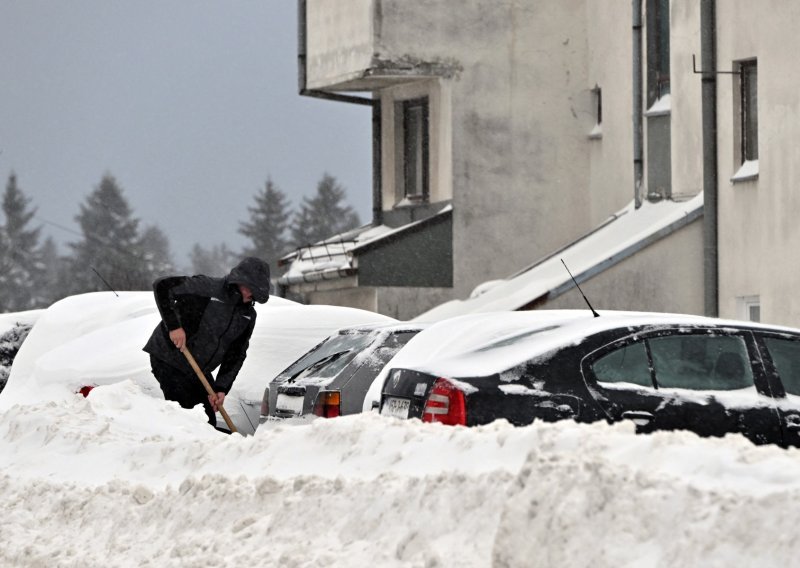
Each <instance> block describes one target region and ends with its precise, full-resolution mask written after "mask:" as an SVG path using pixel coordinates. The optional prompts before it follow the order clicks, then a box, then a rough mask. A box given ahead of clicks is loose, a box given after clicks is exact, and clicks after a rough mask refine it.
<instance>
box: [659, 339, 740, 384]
mask: <svg viewBox="0 0 800 568" xmlns="http://www.w3.org/2000/svg"><path fill="white" fill-rule="evenodd" d="M648 343H649V347H650V353H651V355H652V357H653V367H654V368H655V372H656V382H657V384H658V386H659V387H660V388H681V389H691V390H737V389H743V388H748V387H753V386H754V385H753V370H752V368H751V366H750V358H749V356H748V354H747V346H746V345H745V342H744V339H743V338H741V337H739V336H735V335H704V334H690V335H679V336H665V337H653V338H651V339H649V340H648Z"/></svg>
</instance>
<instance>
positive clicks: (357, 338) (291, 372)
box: [281, 332, 373, 380]
mask: <svg viewBox="0 0 800 568" xmlns="http://www.w3.org/2000/svg"><path fill="white" fill-rule="evenodd" d="M372 339H373V337H372V334H371V333H369V332H355V333H343V334H339V335H335V336H333V337H330V338H328V339H326V340H325V341H323V342H322V343H320V344H319V345H318V346H317V347H315V348H314V349H312V350H311V351H309V352H308V353H306V354H305V355H304V356H303V357H301V358H300V359H299V360H298V361H296V362H295V363H294V364H292V365H291V366H290V367H289V368H288V369H286V370H285V371H284V372H283V373H281V376H283V377H288V378H289V380H298V379H301V378H305V377H318V378H323V379H324V378H331V377H334V376H336V374H337V373H338V372H339V371H341V370H342V369H343V368H344V367H345V366H346V365H347V364H348V363H349V362H350V361H352V359H353V357H355V356H356V355H357V354H358V353H359V352H360V351H361V350H362V349H364V348H365V347H367V346H368V345H369V344H370V342H371V341H372Z"/></svg>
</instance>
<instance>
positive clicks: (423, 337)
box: [390, 310, 800, 376]
mask: <svg viewBox="0 0 800 568" xmlns="http://www.w3.org/2000/svg"><path fill="white" fill-rule="evenodd" d="M599 313H600V317H594V316H593V315H592V313H591V312H590V311H589V310H534V311H527V312H494V313H477V314H469V315H465V316H459V317H455V318H450V319H447V320H443V321H440V322H437V323H435V324H433V325H431V326H430V327H429V328H427V329H426V330H424V331H422V332H420V333H419V334H418V335H417V336H416V337H414V338H413V339H412V340H411V341H410V342H409V344H408V345H407V346H406V349H404V350H403V351H402V352H401V353H400V354H398V356H397V357H395V359H393V360H392V362H391V365H390V366H391V367H392V368H397V367H402V368H411V369H416V370H419V371H424V372H427V373H431V374H438V375H442V376H481V375H488V374H491V373H496V372H500V371H503V370H506V369H509V368H511V367H514V366H516V365H519V364H521V363H523V362H525V361H528V360H530V359H532V358H534V357H537V356H540V355H543V354H545V353H547V352H549V351H551V350H553V349H556V348H558V347H564V346H567V345H575V344H577V343H580V342H581V341H582V340H584V339H585V338H586V337H588V336H590V335H592V334H595V333H598V332H601V331H605V330H610V329H615V328H619V327H625V326H632V325H649V326H659V325H675V324H684V325H704V326H715V327H741V326H747V327H752V328H760V329H769V330H774V331H782V332H787V333H800V330H797V329H792V328H787V327H779V326H769V325H764V324H756V323H751V322H741V321H735V320H722V319H716V318H709V317H705V316H697V315H689V314H668V313H654V312H625V311H600V312H599Z"/></svg>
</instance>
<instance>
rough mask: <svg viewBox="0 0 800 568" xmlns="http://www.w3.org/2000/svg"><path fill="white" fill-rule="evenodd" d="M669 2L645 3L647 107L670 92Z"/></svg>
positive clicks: (668, 0) (651, 1) (652, 1)
mask: <svg viewBox="0 0 800 568" xmlns="http://www.w3.org/2000/svg"><path fill="white" fill-rule="evenodd" d="M670 31H671V26H670V0H648V3H647V106H648V107H650V106H652V105H654V104H655V103H656V101H658V100H659V99H660V98H661V97H663V96H664V95H668V94H670V92H671V89H670V80H671V69H670V61H669V59H670V51H671V46H670Z"/></svg>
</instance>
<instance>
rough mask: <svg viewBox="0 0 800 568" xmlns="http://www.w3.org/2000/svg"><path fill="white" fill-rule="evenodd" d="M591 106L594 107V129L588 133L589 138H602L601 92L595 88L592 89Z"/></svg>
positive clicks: (598, 88)
mask: <svg viewBox="0 0 800 568" xmlns="http://www.w3.org/2000/svg"><path fill="white" fill-rule="evenodd" d="M592 105H593V107H594V109H593V110H594V120H595V123H594V127H593V128H592V131H591V132H590V133H589V138H602V137H603V90H602V89H601V88H600V87H598V86H596V85H595V87H594V89H592Z"/></svg>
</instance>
